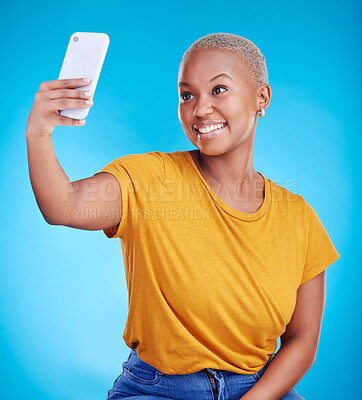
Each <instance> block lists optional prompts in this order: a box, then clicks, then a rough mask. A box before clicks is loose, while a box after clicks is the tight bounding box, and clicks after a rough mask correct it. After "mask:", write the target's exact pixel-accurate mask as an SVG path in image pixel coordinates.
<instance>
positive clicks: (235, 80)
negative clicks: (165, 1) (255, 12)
mask: <svg viewBox="0 0 362 400" xmlns="http://www.w3.org/2000/svg"><path fill="white" fill-rule="evenodd" d="M221 73H226V74H228V75H229V76H230V77H231V78H232V79H229V78H226V77H219V78H217V79H215V80H213V81H212V82H210V79H212V78H214V77H215V76H217V75H219V74H221ZM179 82H185V83H187V84H189V85H184V84H181V86H180V87H179V119H180V122H181V125H182V127H183V130H184V132H185V134H186V136H187V137H188V139H189V140H190V141H191V143H192V144H194V145H195V146H196V147H197V150H193V151H191V152H190V154H191V155H192V158H193V160H194V162H195V164H196V166H197V168H198V169H199V171H200V173H201V174H202V176H203V177H204V179H205V181H206V182H207V183H208V184H209V186H210V187H211V188H212V189H214V191H215V192H216V193H217V194H218V196H219V197H220V198H221V199H222V200H223V201H225V202H226V203H227V204H229V205H230V206H231V207H234V208H236V209H238V210H240V211H242V212H245V213H254V212H255V211H256V210H258V209H259V208H260V206H261V205H262V203H263V199H264V193H263V191H264V181H263V178H262V176H261V175H260V174H258V173H257V172H256V171H255V169H254V165H253V151H254V139H255V129H256V124H257V121H258V110H259V109H260V108H263V109H267V108H268V106H269V104H270V99H271V88H270V86H269V85H263V86H260V87H258V85H255V84H254V82H253V75H252V73H251V71H250V69H249V67H248V66H247V65H246V64H245V63H244V62H243V61H242V60H241V59H240V58H239V57H238V56H237V55H235V54H234V53H232V52H230V51H228V50H215V49H207V50H204V49H203V50H201V51H197V52H196V53H194V54H191V55H190V56H189V57H187V58H185V59H184V61H183V62H182V64H181V65H180V70H179ZM219 85H220V86H219ZM221 86H222V87H223V88H226V90H225V89H217V87H221ZM202 120H215V121H225V122H227V124H228V125H227V127H226V129H224V131H223V132H222V133H221V134H220V135H219V136H217V137H215V138H213V139H210V140H205V141H202V140H200V139H199V138H198V137H197V132H195V131H194V130H193V125H194V124H195V123H196V122H200V121H202ZM220 182H223V183H224V186H221V187H224V188H225V187H226V189H224V190H217V188H219V187H220V185H219V184H220ZM240 183H241V184H240ZM260 185H262V187H263V190H262V191H261V190H260V187H261V186H260ZM235 188H237V190H235ZM325 285H326V271H323V272H321V273H320V274H319V275H317V276H316V277H314V278H313V279H310V280H309V281H308V282H306V283H304V284H303V285H301V286H300V287H299V289H298V291H297V302H296V306H295V309H294V312H293V315H292V318H291V320H290V322H289V324H288V325H287V326H286V330H285V332H284V334H283V335H282V336H281V347H280V349H279V351H278V352H277V354H276V355H275V357H274V358H273V360H272V361H271V362H270V364H269V366H268V368H267V370H266V371H265V373H264V375H263V376H262V377H261V379H260V380H259V381H258V382H257V383H256V384H255V385H254V386H253V387H252V388H251V389H250V390H249V391H248V393H247V394H245V395H244V396H243V398H242V400H279V399H282V398H283V396H285V395H286V394H287V393H288V392H289V391H290V390H291V389H292V388H293V387H294V386H295V385H296V384H297V383H298V382H299V381H300V380H301V379H302V377H303V376H304V374H305V373H306V372H307V371H308V369H309V368H311V366H312V365H313V363H314V361H315V357H316V353H317V348H318V342H319V337H320V331H321V325H322V318H323V312H324V305H325Z"/></svg>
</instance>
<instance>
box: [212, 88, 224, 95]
mask: <svg viewBox="0 0 362 400" xmlns="http://www.w3.org/2000/svg"><path fill="white" fill-rule="evenodd" d="M214 89H215V90H217V89H223V90H225V91H226V89H225V88H224V87H222V86H216V87H215V88H214ZM219 93H224V92H219ZM219 93H216V94H219Z"/></svg>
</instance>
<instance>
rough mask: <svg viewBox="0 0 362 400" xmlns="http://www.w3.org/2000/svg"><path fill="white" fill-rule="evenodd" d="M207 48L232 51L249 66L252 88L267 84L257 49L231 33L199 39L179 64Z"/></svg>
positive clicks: (263, 63) (216, 34) (262, 63)
mask: <svg viewBox="0 0 362 400" xmlns="http://www.w3.org/2000/svg"><path fill="white" fill-rule="evenodd" d="M207 48H217V49H227V50H230V51H233V52H234V53H236V54H237V55H238V56H239V57H241V59H242V60H243V61H244V62H245V63H246V64H247V65H248V66H249V68H250V71H251V73H252V80H253V82H252V83H253V84H254V86H256V87H260V86H262V85H265V84H267V83H268V70H267V68H266V63H265V57H264V56H263V54H262V53H261V51H260V50H259V48H258V47H257V46H256V45H255V44H254V43H253V42H252V41H251V40H249V39H246V38H244V37H241V36H238V35H234V34H232V33H211V34H209V35H206V36H203V37H201V38H200V39H198V40H196V42H194V43H192V45H191V46H190V47H189V48H188V49H187V50H186V51H185V53H184V55H183V57H182V60H181V63H182V61H183V60H184V59H185V58H186V57H187V56H189V55H191V54H192V53H194V52H195V51H198V50H202V49H207Z"/></svg>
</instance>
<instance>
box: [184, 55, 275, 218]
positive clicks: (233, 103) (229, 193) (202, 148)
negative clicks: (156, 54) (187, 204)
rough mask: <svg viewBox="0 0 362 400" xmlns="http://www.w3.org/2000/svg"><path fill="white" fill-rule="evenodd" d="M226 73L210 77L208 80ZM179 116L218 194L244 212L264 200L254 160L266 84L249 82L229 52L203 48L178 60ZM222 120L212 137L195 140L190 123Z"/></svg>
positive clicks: (243, 67) (249, 75)
mask: <svg viewBox="0 0 362 400" xmlns="http://www.w3.org/2000/svg"><path fill="white" fill-rule="evenodd" d="M221 73H226V74H227V75H228V76H230V78H231V79H230V78H227V77H225V76H222V77H219V78H217V79H215V80H213V81H212V82H210V79H212V78H214V77H215V76H217V75H219V74H221ZM179 82H184V83H186V84H189V86H188V85H184V84H182V83H181V85H180V86H179V109H178V113H179V120H180V122H181V125H182V127H183V129H184V132H185V134H186V136H187V137H188V139H189V140H190V141H191V143H193V144H194V145H195V146H196V147H197V148H198V150H193V151H190V154H191V156H192V157H193V160H194V162H195V164H196V166H197V168H198V169H199V171H200V173H201V174H202V176H203V177H204V179H205V180H206V182H207V183H208V184H209V186H210V187H211V188H212V189H214V191H215V192H216V193H217V194H218V196H219V197H220V198H221V199H222V200H223V201H225V202H226V203H227V204H229V205H230V206H231V207H233V208H235V209H238V210H239V211H242V212H245V213H249V214H250V213H254V212H255V211H257V210H258V209H259V208H260V206H261V205H262V203H263V200H264V179H263V177H262V176H261V175H260V174H258V172H257V171H256V170H255V168H254V165H253V153H254V139H255V130H256V125H257V121H258V118H259V116H258V110H259V109H260V108H263V109H264V110H265V109H267V108H268V106H269V104H270V99H271V88H270V86H269V85H268V84H266V85H262V86H260V87H259V86H258V85H256V84H255V83H254V80H253V74H252V72H251V70H250V68H249V66H248V65H247V64H246V63H245V62H244V61H243V60H242V59H241V58H240V56H238V55H236V54H235V53H234V52H230V51H228V50H219V49H202V50H198V51H196V52H195V53H193V54H191V55H190V56H188V57H187V58H185V59H184V60H183V62H182V63H181V65H180V70H179ZM203 120H212V121H225V122H227V127H226V128H225V129H224V131H223V132H222V133H221V134H220V135H219V136H217V137H215V138H213V139H210V140H199V139H198V137H197V133H196V132H195V131H194V129H193V125H194V124H195V123H197V122H200V121H203Z"/></svg>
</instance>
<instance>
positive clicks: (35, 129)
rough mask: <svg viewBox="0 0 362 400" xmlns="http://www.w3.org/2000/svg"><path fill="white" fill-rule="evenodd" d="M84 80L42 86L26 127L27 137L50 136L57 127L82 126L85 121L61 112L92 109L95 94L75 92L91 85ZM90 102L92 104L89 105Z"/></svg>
mask: <svg viewBox="0 0 362 400" xmlns="http://www.w3.org/2000/svg"><path fill="white" fill-rule="evenodd" d="M83 79H84V78H82V79H58V80H54V81H46V82H42V83H41V84H40V87H39V90H38V92H37V93H36V94H35V100H34V104H33V107H32V109H31V112H30V115H29V118H28V123H27V127H26V136H27V137H34V136H45V135H50V134H51V133H52V132H53V130H54V127H55V126H56V125H66V126H82V125H84V122H85V120H80V119H73V118H68V117H65V116H62V115H60V114H59V110H65V109H69V108H87V107H92V105H93V100H92V96H93V93H90V94H89V95H87V94H86V93H87V92H89V90H80V89H79V90H75V89H74V88H79V87H81V86H87V85H89V83H90V81H89V80H88V81H83ZM87 102H90V103H87Z"/></svg>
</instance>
